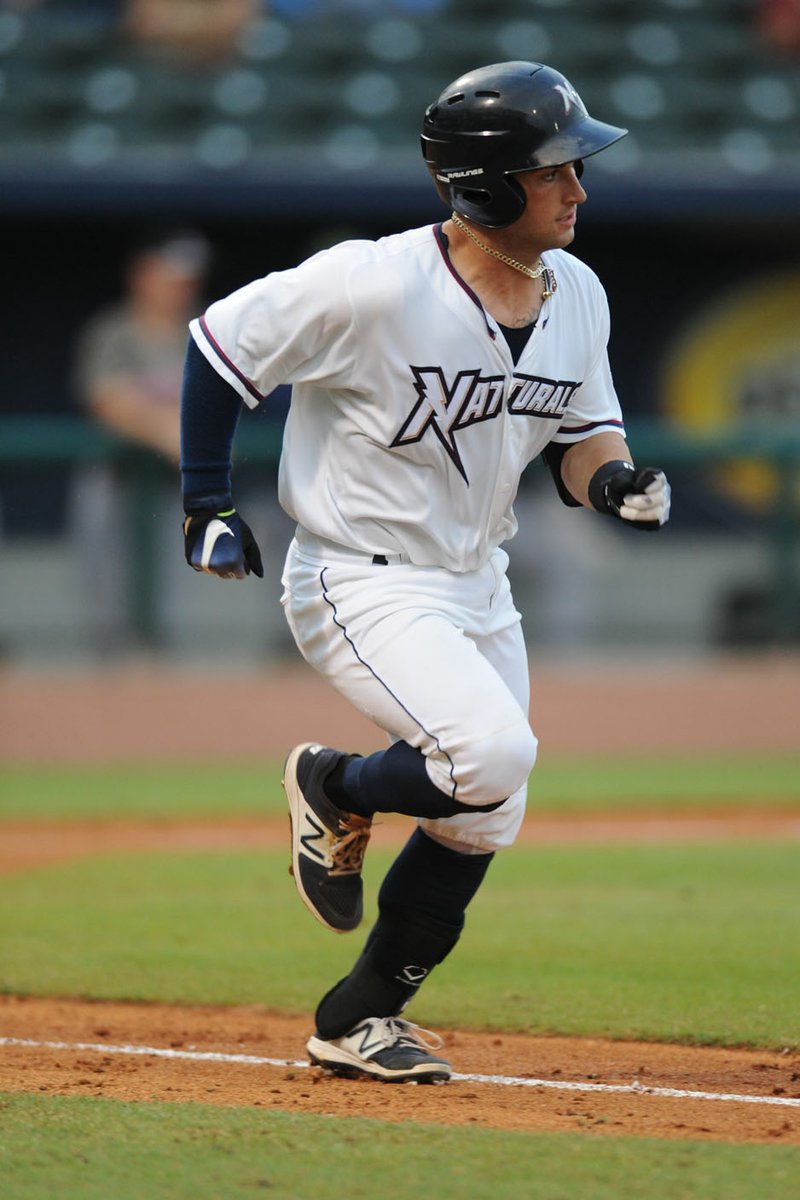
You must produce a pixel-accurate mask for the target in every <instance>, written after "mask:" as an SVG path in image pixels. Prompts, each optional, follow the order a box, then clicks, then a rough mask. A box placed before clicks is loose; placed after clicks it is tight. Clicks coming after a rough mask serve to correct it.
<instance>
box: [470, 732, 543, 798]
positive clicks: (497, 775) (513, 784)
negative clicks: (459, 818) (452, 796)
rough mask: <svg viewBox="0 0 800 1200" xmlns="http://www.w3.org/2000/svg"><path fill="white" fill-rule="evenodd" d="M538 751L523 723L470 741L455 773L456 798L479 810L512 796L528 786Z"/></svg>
mask: <svg viewBox="0 0 800 1200" xmlns="http://www.w3.org/2000/svg"><path fill="white" fill-rule="evenodd" d="M537 748H538V742H537V740H536V737H535V736H534V734H533V731H532V730H531V727H530V726H529V725H528V722H527V721H525V720H523V721H519V722H518V723H516V724H515V725H512V726H509V727H508V728H506V729H500V730H497V731H495V732H494V733H492V734H490V735H489V736H488V737H485V738H482V739H480V740H479V741H477V742H475V741H473V742H472V743H471V744H470V746H469V748H468V751H467V755H466V763H465V769H464V771H463V773H461V772H459V774H458V788H457V798H458V799H459V800H460V801H461V803H462V804H469V805H472V806H475V807H476V808H480V807H481V806H482V805H486V804H495V803H497V801H498V800H505V799H507V798H508V797H509V796H512V795H513V794H514V792H516V791H518V790H519V789H520V788H522V787H524V786H525V784H526V783H527V780H528V776H529V775H530V773H531V771H532V770H533V766H534V763H535V762H536V751H537Z"/></svg>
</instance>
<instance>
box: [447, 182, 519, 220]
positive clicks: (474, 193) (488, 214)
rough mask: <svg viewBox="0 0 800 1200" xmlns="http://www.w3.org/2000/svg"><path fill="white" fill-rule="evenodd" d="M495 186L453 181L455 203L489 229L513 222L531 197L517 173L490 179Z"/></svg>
mask: <svg viewBox="0 0 800 1200" xmlns="http://www.w3.org/2000/svg"><path fill="white" fill-rule="evenodd" d="M487 182H491V185H492V186H491V188H466V187H465V188H461V187H455V186H453V185H451V188H450V194H451V201H452V203H451V207H452V208H454V209H455V211H456V212H457V213H459V214H460V215H461V216H462V217H466V218H467V220H468V221H474V222H475V223H476V224H477V225H485V226H486V228H487V229H504V228H505V227H506V226H507V225H513V224H514V222H515V221H518V220H519V218H520V217H521V216H522V214H523V213H524V211H525V205H526V204H527V202H528V201H527V197H526V195H525V191H524V189H523V188H522V187H521V185H520V184H519V183H518V182H517V180H516V179H515V178H514V177H513V175H498V176H495V177H494V178H492V179H491V180H487Z"/></svg>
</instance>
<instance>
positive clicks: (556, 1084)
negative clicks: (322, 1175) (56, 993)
mask: <svg viewBox="0 0 800 1200" xmlns="http://www.w3.org/2000/svg"><path fill="white" fill-rule="evenodd" d="M0 1046H29V1047H33V1048H34V1049H43V1050H84V1051H89V1052H91V1053H97V1054H129V1055H136V1056H139V1057H149V1058H178V1059H188V1060H190V1061H191V1062H224V1063H236V1064H238V1065H240V1066H252V1067H299V1068H304V1069H305V1068H308V1067H310V1066H311V1063H309V1062H306V1061H305V1060H304V1059H291V1058H261V1057H259V1056H257V1055H255V1054H223V1053H221V1052H218V1051H213V1050H173V1049H167V1048H166V1047H158V1046H107V1045H104V1044H103V1043H101V1042H39V1041H33V1040H32V1039H29V1038H15V1037H0ZM450 1078H451V1079H452V1080H453V1081H454V1082H456V1083H494V1084H498V1085H499V1086H501V1087H527V1088H552V1089H553V1090H554V1091H557V1092H616V1093H622V1094H624V1095H634V1096H668V1097H672V1098H677V1099H679V1100H716V1101H726V1102H733V1103H735V1104H770V1105H774V1106H775V1107H780V1108H800V1099H797V1100H795V1099H792V1098H791V1097H786V1096H750V1095H747V1094H740V1093H737V1092H692V1091H686V1090H684V1089H683V1088H663V1087H648V1086H647V1085H646V1084H643V1083H640V1082H639V1080H636V1081H635V1082H634V1083H579V1082H578V1081H577V1080H575V1081H571V1080H554V1079H534V1078H532V1077H528V1076H521V1075H459V1074H458V1073H457V1072H455V1071H454V1072H453V1074H452V1075H451V1076H450Z"/></svg>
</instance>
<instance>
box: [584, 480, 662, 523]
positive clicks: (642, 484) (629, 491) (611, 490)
mask: <svg viewBox="0 0 800 1200" xmlns="http://www.w3.org/2000/svg"><path fill="white" fill-rule="evenodd" d="M615 465H616V464H615ZM602 471H603V468H602V467H601V468H600V472H598V476H599V475H600V473H601V472H602ZM598 482H599V483H600V487H601V492H600V497H601V503H597V501H596V500H595V501H594V503H595V507H596V508H599V509H600V511H601V512H602V511H605V512H608V513H610V514H611V515H612V516H614V517H619V519H620V520H621V521H626V522H628V523H630V524H632V525H635V526H636V528H637V529H644V530H655V529H660V528H661V526H662V525H664V524H666V522H667V521H668V520H669V510H670V503H671V496H672V492H671V489H670V486H669V483H668V482H667V477H666V475H665V474H664V472H663V471H661V470H659V469H658V468H657V467H640V468H639V469H638V470H637V469H636V468H635V467H633V466H632V465H631V464H630V463H622V464H620V465H619V468H618V469H617V470H615V471H613V472H612V473H610V474H607V475H606V476H605V478H602V479H601V480H598ZM591 495H592V492H591V491H590V497H591Z"/></svg>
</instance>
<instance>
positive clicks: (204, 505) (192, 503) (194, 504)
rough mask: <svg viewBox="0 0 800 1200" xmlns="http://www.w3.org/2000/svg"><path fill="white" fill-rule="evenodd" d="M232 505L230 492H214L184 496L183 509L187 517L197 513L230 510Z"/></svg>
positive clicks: (216, 513)
mask: <svg viewBox="0 0 800 1200" xmlns="http://www.w3.org/2000/svg"><path fill="white" fill-rule="evenodd" d="M233 507H234V504H233V499H232V498H231V494H230V492H216V493H214V494H212V495H210V496H209V495H206V496H184V497H183V511H184V512H185V513H186V515H187V517H193V516H197V514H198V513H214V515H215V516H217V515H218V514H219V513H223V512H225V513H226V512H230V511H231V510H232V509H233Z"/></svg>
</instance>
